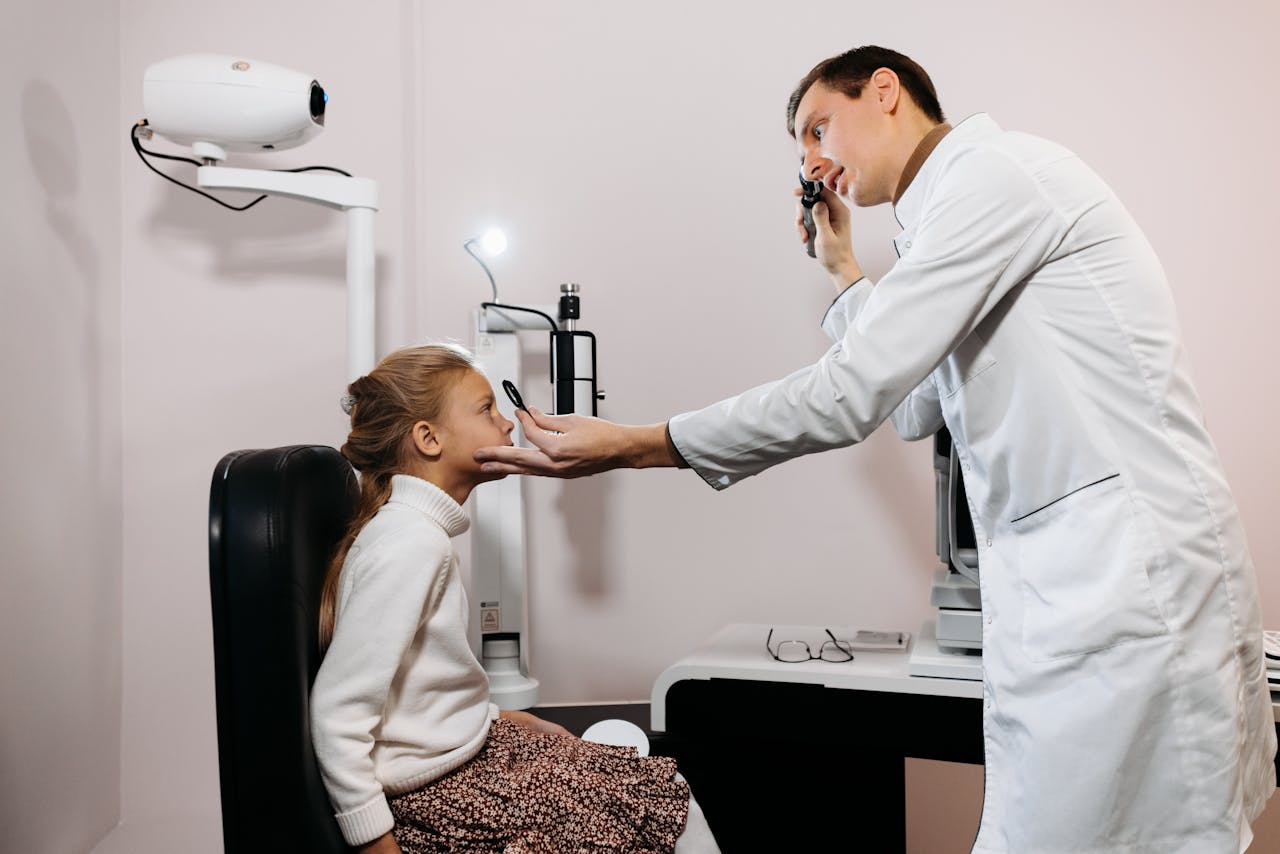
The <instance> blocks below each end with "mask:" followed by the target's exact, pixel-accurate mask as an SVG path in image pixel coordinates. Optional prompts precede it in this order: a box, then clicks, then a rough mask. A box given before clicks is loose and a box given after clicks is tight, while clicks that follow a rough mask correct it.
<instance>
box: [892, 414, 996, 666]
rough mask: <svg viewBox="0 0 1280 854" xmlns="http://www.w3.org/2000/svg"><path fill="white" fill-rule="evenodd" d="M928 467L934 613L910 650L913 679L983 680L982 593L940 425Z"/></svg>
mask: <svg viewBox="0 0 1280 854" xmlns="http://www.w3.org/2000/svg"><path fill="white" fill-rule="evenodd" d="M933 448H934V452H933V468H934V475H935V483H936V488H937V505H936V509H937V542H936V549H937V553H938V558H939V559H940V560H941V561H942V563H943V564H944V566H943V568H941V569H938V570H936V571H935V573H934V576H933V584H932V587H931V589H930V591H929V603H930V604H931V605H933V606H934V607H935V608H937V609H938V616H937V618H936V620H933V621H930V622H927V623H925V624H924V626H922V627H921V629H920V634H919V636H918V637H917V639H916V643H915V645H914V646H913V647H912V650H911V661H910V664H909V666H908V672H909V673H910V674H911V675H912V676H940V677H944V678H950V679H981V678H982V595H981V587H980V575H979V571H978V547H977V539H976V537H975V535H974V528H973V519H972V517H971V516H970V515H969V499H968V496H967V495H966V493H965V489H964V477H963V475H962V474H961V473H960V468H959V465H958V464H957V462H958V461H957V457H956V455H955V453H954V452H953V449H952V446H951V434H950V433H949V432H948V431H947V429H946V428H945V427H944V428H942V429H941V430H939V431H938V433H937V435H936V436H935V437H934V444H933Z"/></svg>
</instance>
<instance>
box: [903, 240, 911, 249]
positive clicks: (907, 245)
mask: <svg viewBox="0 0 1280 854" xmlns="http://www.w3.org/2000/svg"><path fill="white" fill-rule="evenodd" d="M903 245H904V246H906V247H907V248H908V249H910V248H911V241H910V240H908V241H907V242H906V243H904V244H903Z"/></svg>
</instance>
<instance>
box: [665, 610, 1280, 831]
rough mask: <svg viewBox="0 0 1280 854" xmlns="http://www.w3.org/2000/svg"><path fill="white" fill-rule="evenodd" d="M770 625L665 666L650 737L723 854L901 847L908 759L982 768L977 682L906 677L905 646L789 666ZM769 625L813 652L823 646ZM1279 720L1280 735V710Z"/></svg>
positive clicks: (812, 636) (737, 633) (846, 632)
mask: <svg viewBox="0 0 1280 854" xmlns="http://www.w3.org/2000/svg"><path fill="white" fill-rule="evenodd" d="M769 628H770V627H769V626H767V625H754V624H742V623H739V624H733V625H729V626H726V627H725V628H724V629H721V630H720V631H719V632H717V633H716V634H715V635H714V636H713V637H712V638H711V639H710V640H709V641H707V643H705V644H703V645H702V646H701V647H699V648H698V649H696V650H694V651H693V652H692V653H690V654H689V655H687V656H685V657H684V658H682V659H680V660H679V661H677V662H676V663H675V664H672V665H671V666H670V667H668V668H667V669H666V670H664V671H663V672H662V674H661V675H660V676H659V677H658V679H657V680H656V681H655V682H654V686H653V692H652V696H651V698H650V716H651V729H652V730H653V731H654V732H657V733H663V734H664V736H663V741H664V742H665V744H664V751H663V752H665V753H667V754H668V755H672V756H675V757H676V758H677V760H678V761H679V763H680V766H681V770H682V771H683V772H684V774H685V775H686V776H687V777H688V778H689V782H690V784H691V785H692V787H693V790H694V793H695V795H696V796H697V798H698V802H699V803H700V804H701V805H702V808H703V811H704V812H705V813H706V816H707V821H708V823H709V824H710V825H711V829H712V830H713V831H714V832H715V834H716V839H717V840H718V841H719V843H720V846H721V849H722V851H723V852H724V854H737V852H757V851H824V852H826V851H830V852H843V851H868V852H876V854H880V852H893V851H903V850H904V849H905V845H906V811H905V804H904V802H903V796H904V786H905V781H904V773H903V771H904V762H903V760H904V759H906V758H907V757H912V758H919V759H940V760H946V761H950V762H968V763H974V764H981V763H982V761H983V743H982V683H981V682H977V681H966V680H956V679H937V678H929V677H920V676H910V675H908V673H907V665H908V657H909V653H910V650H908V651H907V652H855V658H854V660H853V661H851V662H847V663H843V664H836V663H830V662H819V661H811V662H807V663H804V664H782V663H779V662H776V661H774V660H773V659H772V658H770V657H769V654H768V653H767V652H766V651H765V648H764V639H765V636H766V634H767V633H768V631H769ZM773 628H774V634H773V637H774V640H775V641H777V640H778V639H797V640H805V641H808V643H809V644H810V646H811V647H812V648H813V649H815V650H816V649H817V648H818V646H819V645H820V644H821V642H822V640H823V639H825V638H826V635H825V634H824V633H823V631H822V627H816V628H815V627H813V626H774V627H773ZM830 628H831V630H832V631H833V632H835V634H836V636H837V637H848V636H850V635H851V634H852V629H850V628H849V627H840V626H831V627H830ZM915 640H916V639H915V638H914V637H913V638H912V643H913V644H914V643H915ZM1277 699H1278V698H1277V696H1276V695H1273V700H1277ZM1275 715H1276V720H1277V722H1278V723H1277V729H1278V730H1280V701H1277V702H1276V704H1275ZM1277 770H1278V773H1280V757H1278V758H1277Z"/></svg>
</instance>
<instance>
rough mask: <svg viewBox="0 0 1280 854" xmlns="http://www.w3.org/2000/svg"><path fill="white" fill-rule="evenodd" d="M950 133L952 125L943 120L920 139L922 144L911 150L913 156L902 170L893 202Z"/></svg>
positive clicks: (899, 197) (899, 196) (895, 202)
mask: <svg viewBox="0 0 1280 854" xmlns="http://www.w3.org/2000/svg"><path fill="white" fill-rule="evenodd" d="M949 133H951V125H949V124H947V123H946V122H943V123H942V124H940V125H938V126H937V127H935V128H934V129H933V130H931V131H929V132H928V133H927V134H925V136H924V139H922V140H920V144H919V145H917V146H916V150H915V151H913V152H911V157H910V158H909V159H908V160H907V165H906V166H905V167H904V168H903V170H902V177H901V178H899V179H898V189H897V190H896V191H895V192H894V194H893V203H894V204H895V205H896V204H897V203H898V200H899V199H901V198H902V194H903V193H905V192H906V191H907V187H910V186H911V182H912V181H914V180H915V177H916V175H917V174H918V173H919V172H920V167H921V166H923V165H924V162H925V161H926V160H928V159H929V155H930V154H932V153H933V150H934V149H935V148H937V147H938V143H940V142H942V138H943V137H944V136H946V135H947V134H949Z"/></svg>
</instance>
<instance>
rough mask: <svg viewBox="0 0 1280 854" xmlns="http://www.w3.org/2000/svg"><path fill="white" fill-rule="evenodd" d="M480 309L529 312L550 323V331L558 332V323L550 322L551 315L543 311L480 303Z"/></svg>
mask: <svg viewBox="0 0 1280 854" xmlns="http://www.w3.org/2000/svg"><path fill="white" fill-rule="evenodd" d="M480 307H481V308H492V309H494V310H495V311H497V310H499V309H501V310H504V311H527V312H529V313H530V314H536V315H538V316H539V317H541V318H542V319H543V320H545V321H546V322H547V323H550V324H551V329H552V331H556V332H558V331H559V330H560V324H558V323H556V322H555V321H554V320H552V319H551V315H549V314H547V313H546V312H545V311H538V310H537V309H536V308H525V307H524V306H522V305H507V304H506V303H505V302H482V303H480Z"/></svg>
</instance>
